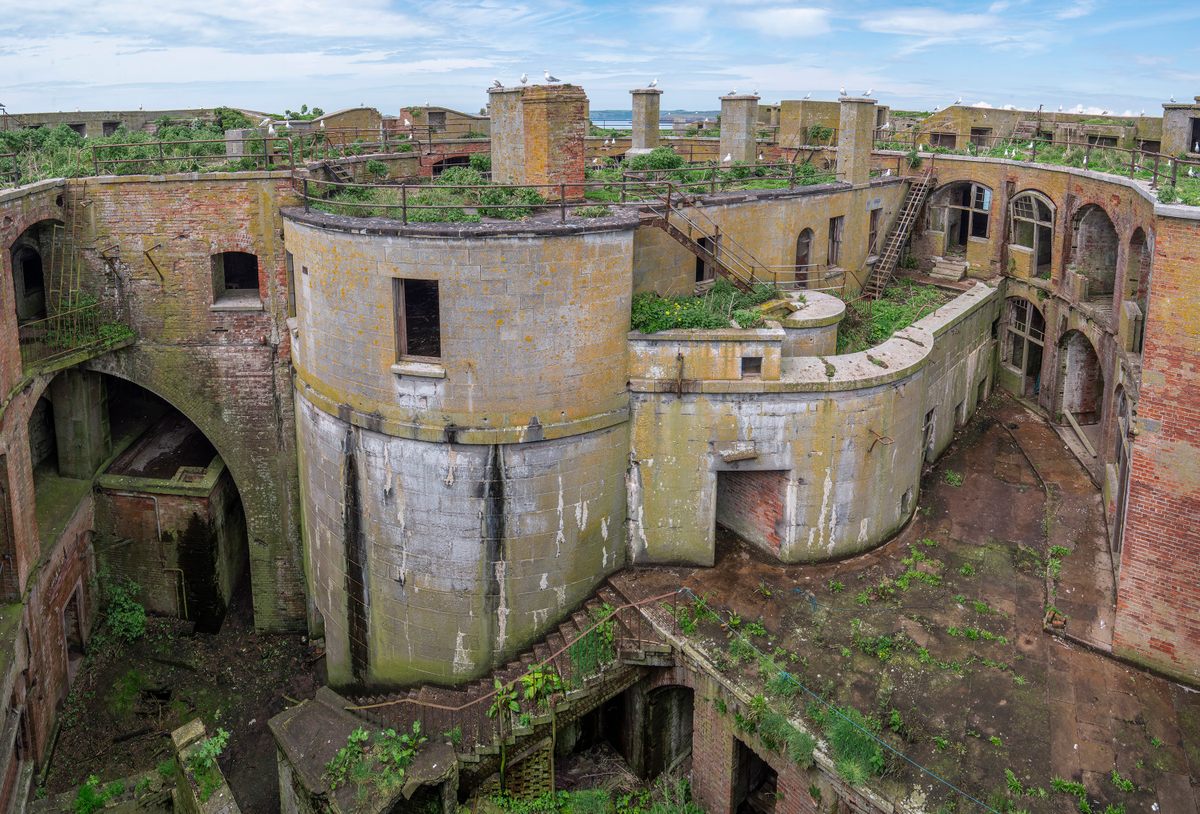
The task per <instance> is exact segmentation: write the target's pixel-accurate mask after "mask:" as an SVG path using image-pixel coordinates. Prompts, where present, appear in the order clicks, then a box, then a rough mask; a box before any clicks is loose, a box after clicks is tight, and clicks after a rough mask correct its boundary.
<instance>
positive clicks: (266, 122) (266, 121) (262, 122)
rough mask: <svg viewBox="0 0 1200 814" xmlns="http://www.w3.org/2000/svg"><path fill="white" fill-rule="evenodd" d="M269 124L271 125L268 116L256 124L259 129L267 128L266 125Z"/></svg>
mask: <svg viewBox="0 0 1200 814" xmlns="http://www.w3.org/2000/svg"><path fill="white" fill-rule="evenodd" d="M270 123H271V117H270V116H268V117H267V118H265V119H263V120H262V121H261V122H259V123H258V126H259V127H266V126H267V125H268V124H270Z"/></svg>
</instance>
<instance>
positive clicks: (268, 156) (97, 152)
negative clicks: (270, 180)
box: [89, 135, 296, 175]
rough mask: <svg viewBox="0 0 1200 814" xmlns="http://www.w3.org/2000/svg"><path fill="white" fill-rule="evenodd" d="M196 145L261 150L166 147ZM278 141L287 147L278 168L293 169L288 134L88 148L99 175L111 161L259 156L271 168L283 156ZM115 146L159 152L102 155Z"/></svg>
mask: <svg viewBox="0 0 1200 814" xmlns="http://www.w3.org/2000/svg"><path fill="white" fill-rule="evenodd" d="M195 144H220V145H222V146H227V145H229V144H242V145H246V144H250V145H257V144H261V145H262V148H263V152H262V153H249V154H243V155H240V156H235V155H229V154H228V153H227V151H226V150H221V151H220V152H210V153H199V152H190V151H189V152H188V153H186V154H184V155H172V154H171V152H170V150H169V149H168V148H178V147H180V146H182V145H188V146H190V145H195ZM279 144H283V145H286V147H287V150H286V155H287V163H286V166H280V169H288V170H295V168H296V162H295V153H294V150H293V145H292V139H291V138H290V137H288V136H272V135H262V136H250V137H242V138H220V139H187V140H181V141H133V142H122V143H115V144H114V143H109V144H96V143H92V144H91V145H89V146H90V147H91V150H92V167H93V169H94V170H95V173H96V175H100V168H101V167H107V166H110V165H113V164H123V165H133V166H141V165H143V164H166V163H167V162H170V161H206V162H212V163H218V164H228V163H232V162H234V161H238V160H239V159H244V158H252V159H255V160H256V161H257V160H260V159H261V160H262V161H263V166H264V168H267V167H270V166H271V164H272V163H274V160H275V159H276V157H279V158H280V159H282V156H283V155H284V153H282V152H276V150H277V149H278V147H277V145H279ZM118 148H122V149H123V148H136V149H138V150H150V151H153V150H154V149H155V148H157V150H158V155H157V156H155V155H150V156H145V155H139V156H128V157H122V158H101V153H102V152H105V151H113V150H116V149H118ZM282 163H283V162H282V160H281V161H280V164H281V165H282Z"/></svg>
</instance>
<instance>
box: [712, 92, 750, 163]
mask: <svg viewBox="0 0 1200 814" xmlns="http://www.w3.org/2000/svg"><path fill="white" fill-rule="evenodd" d="M758 100H759V97H758V96H754V95H752V94H751V95H737V96H722V97H721V155H720V160H721V161H724V160H725V156H727V155H728V156H732V160H733V161H735V162H741V163H743V164H753V163H754V162H755V161H757V160H758V144H757V142H755V140H754V139H755V135H756V134H757V133H758Z"/></svg>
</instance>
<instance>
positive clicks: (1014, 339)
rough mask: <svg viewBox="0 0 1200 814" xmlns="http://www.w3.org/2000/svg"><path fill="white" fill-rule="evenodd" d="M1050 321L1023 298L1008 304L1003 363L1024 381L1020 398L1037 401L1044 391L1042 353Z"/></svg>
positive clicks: (1013, 299)
mask: <svg viewBox="0 0 1200 814" xmlns="http://www.w3.org/2000/svg"><path fill="white" fill-rule="evenodd" d="M1045 341H1046V319H1045V317H1043V316H1042V312H1041V311H1039V310H1038V308H1037V306H1036V305H1034V304H1033V303H1032V302H1030V301H1029V300H1026V299H1023V298H1021V297H1009V298H1008V301H1007V302H1006V303H1005V315H1004V339H1003V344H1002V346H1001V349H1000V360H1001V362H1002V363H1003V364H1004V365H1005V366H1006V367H1007V368H1008V369H1009V370H1010V371H1011V372H1012V373H1015V374H1017V375H1018V376H1019V377H1020V384H1019V387H1018V394H1019V395H1021V396H1024V397H1025V398H1028V399H1033V400H1034V401H1036V400H1037V398H1038V395H1039V394H1040V393H1041V389H1042V352H1043V345H1044V343H1045Z"/></svg>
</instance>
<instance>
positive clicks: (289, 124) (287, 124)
mask: <svg viewBox="0 0 1200 814" xmlns="http://www.w3.org/2000/svg"><path fill="white" fill-rule="evenodd" d="M283 126H284V127H286V128H287V129H288V130H291V129H292V120H291V119H284V120H283Z"/></svg>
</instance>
